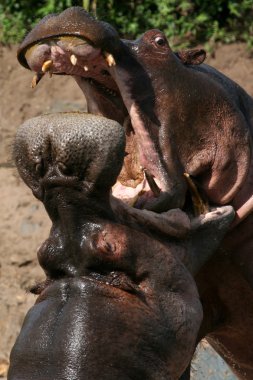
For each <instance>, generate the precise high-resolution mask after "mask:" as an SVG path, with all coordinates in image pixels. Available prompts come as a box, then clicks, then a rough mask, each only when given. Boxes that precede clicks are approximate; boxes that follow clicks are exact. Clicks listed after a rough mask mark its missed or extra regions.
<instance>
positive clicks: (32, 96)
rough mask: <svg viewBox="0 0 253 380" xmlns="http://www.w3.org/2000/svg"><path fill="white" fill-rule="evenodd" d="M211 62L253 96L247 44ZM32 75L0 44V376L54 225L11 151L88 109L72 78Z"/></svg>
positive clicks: (39, 275)
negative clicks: (30, 127) (55, 119)
mask: <svg viewBox="0 0 253 380" xmlns="http://www.w3.org/2000/svg"><path fill="white" fill-rule="evenodd" d="M208 62H209V63H210V64H211V65H213V66H215V67H216V68H218V69H219V70H220V71H223V72H224V73H225V74H226V75H228V76H229V77H231V78H232V79H234V80H235V81H236V82H238V83H239V84H241V85H242V86H243V87H244V88H245V89H246V90H247V91H248V92H249V93H250V94H251V95H253V59H251V58H250V57H249V56H248V53H247V52H246V48H245V46H244V45H243V44H234V45H229V46H220V47H217V50H216V52H215V58H210V59H208ZM31 79H32V73H31V72H30V71H28V70H25V69H23V68H22V67H21V66H20V65H19V64H18V63H17V60H16V48H15V47H11V48H7V47H1V46H0V194H1V196H0V213H1V218H0V231H1V233H0V304H1V308H0V377H1V376H2V377H4V376H5V375H6V370H7V367H8V360H9V359H8V357H9V353H10V350H11V347H12V346H13V343H14V341H15V338H16V336H17V334H18V332H19V330H20V327H21V324H22V321H23V319H24V316H25V314H26V312H27V310H28V309H29V308H30V307H31V306H32V304H33V303H34V300H35V299H34V296H32V295H31V294H29V293H28V292H27V290H28V289H29V287H31V286H32V285H33V284H34V283H36V282H38V281H39V280H41V279H42V278H43V273H42V270H41V269H40V268H39V265H38V263H37V260H36V250H37V248H38V246H39V245H40V244H41V243H42V242H43V241H44V240H45V238H46V237H47V236H48V232H49V229H50V221H49V219H48V217H47V215H46V213H45V211H44V209H43V205H41V204H40V203H39V202H38V201H37V200H36V199H35V198H34V197H33V196H32V194H31V191H30V190H29V189H28V188H27V187H26V186H25V185H24V184H23V183H22V181H21V180H20V178H19V177H18V174H17V172H16V170H15V168H14V165H13V162H12V158H11V151H12V141H13V138H14V136H15V132H16V129H17V127H18V126H19V125H20V124H21V123H22V122H23V121H24V120H26V119H28V118H31V117H33V116H37V115H40V114H42V113H48V112H58V111H66V110H85V100H84V98H83V95H82V94H81V91H80V90H79V88H78V87H77V85H76V84H75V82H74V81H73V80H72V79H71V78H67V77H59V76H58V77H53V78H52V79H49V77H47V78H44V79H43V80H42V81H41V83H40V84H39V85H38V86H37V88H36V89H34V90H32V89H31V87H30V83H31Z"/></svg>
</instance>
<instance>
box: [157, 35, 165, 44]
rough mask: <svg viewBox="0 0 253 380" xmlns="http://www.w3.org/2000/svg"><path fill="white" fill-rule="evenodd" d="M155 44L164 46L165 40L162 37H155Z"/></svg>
mask: <svg viewBox="0 0 253 380" xmlns="http://www.w3.org/2000/svg"><path fill="white" fill-rule="evenodd" d="M155 43H156V44H157V45H159V46H164V45H165V44H166V39H165V38H164V37H161V36H159V37H156V38H155Z"/></svg>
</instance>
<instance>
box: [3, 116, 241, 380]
mask: <svg viewBox="0 0 253 380" xmlns="http://www.w3.org/2000/svg"><path fill="white" fill-rule="evenodd" d="M124 155H125V133H124V129H123V127H122V126H120V125H119V124H118V123H117V122H115V121H112V120H109V119H106V118H104V117H101V116H94V115H90V114H81V113H61V114H55V115H44V116H41V117H37V118H34V119H31V120H28V121H27V122H25V123H24V124H23V125H22V126H21V127H20V129H19V130H18V133H17V137H16V141H15V144H14V157H15V161H16V165H17V168H18V170H19V173H20V175H21V177H22V178H23V180H24V181H25V183H26V184H27V185H28V186H29V187H30V188H31V189H32V191H33V193H34V195H35V196H36V197H37V198H38V199H40V200H41V201H42V202H43V203H44V205H45V208H46V210H47V212H48V214H49V216H50V218H51V221H52V228H51V231H50V236H49V238H48V239H47V240H46V241H45V242H44V243H43V244H42V245H41V247H40V249H39V251H38V259H39V263H40V265H41V266H42V268H43V269H44V271H45V274H46V279H45V281H44V282H42V283H40V284H36V285H35V286H34V287H32V289H31V291H32V293H34V294H36V295H38V298H37V300H36V303H35V305H34V306H33V307H32V308H31V309H30V311H29V312H28V314H27V316H26V318H25V321H24V324H23V327H22V330H21V333H20V335H19V337H18V339H17V341H16V344H15V346H14V348H13V350H12V353H11V365H10V371H9V377H8V379H9V380H45V379H47V380H55V379H62V380H64V379H66V380H71V379H76V380H81V379H87V380H94V379H98V378H99V379H102V380H114V379H115V380H116V379H120V380H127V379H134V380H140V379H150V380H151V379H154V380H158V379H159V380H161V379H178V378H179V377H180V375H181V374H182V373H183V371H184V370H185V368H186V367H187V365H188V363H189V361H190V359H191V357H192V354H193V351H194V348H195V342H196V339H197V334H198V330H199V326H200V323H201V320H202V307H201V303H200V300H199V296H198V292H197V289H196V286H195V283H194V280H193V278H192V275H191V274H195V273H196V271H197V270H198V269H199V267H200V266H201V265H202V264H203V262H204V261H205V260H206V259H207V258H208V257H209V256H210V255H211V253H212V252H213V251H214V249H215V248H216V247H217V245H218V244H219V241H220V240H221V238H222V236H223V235H224V233H225V231H226V230H227V229H228V227H229V224H230V222H231V220H232V219H233V216H234V213H233V209H232V208H231V207H229V206H228V207H223V208H220V209H219V210H215V211H213V212H209V213H207V214H206V215H205V216H201V217H197V218H194V219H193V220H192V221H191V223H190V225H189V228H188V231H186V233H185V234H184V237H183V238H182V237H181V238H175V237H172V238H170V239H168V238H167V239H166V241H162V239H161V237H160V238H159V237H158V236H154V235H153V234H150V233H149V232H148V230H145V228H144V229H143V230H140V229H139V230H138V229H136V228H133V227H132V226H131V223H130V225H129V223H127V221H126V220H125V219H123V222H121V221H120V220H119V216H118V215H117V213H116V212H114V211H113V210H112V208H111V202H110V191H111V187H112V186H113V185H114V183H115V182H116V180H117V177H118V174H119V172H120V170H121V166H122V163H123V159H124ZM146 213H148V211H146ZM150 213H151V212H150ZM181 213H182V212H181V211H180V212H179V214H177V213H176V214H175V215H174V217H173V218H172V219H171V220H170V223H171V224H172V225H174V226H175V225H177V224H178V225H180V221H179V222H178V223H176V221H177V220H176V219H177V218H181V219H180V220H182V215H181ZM185 218H186V219H187V215H185ZM168 223H169V222H168ZM144 242H145V244H143V243H144Z"/></svg>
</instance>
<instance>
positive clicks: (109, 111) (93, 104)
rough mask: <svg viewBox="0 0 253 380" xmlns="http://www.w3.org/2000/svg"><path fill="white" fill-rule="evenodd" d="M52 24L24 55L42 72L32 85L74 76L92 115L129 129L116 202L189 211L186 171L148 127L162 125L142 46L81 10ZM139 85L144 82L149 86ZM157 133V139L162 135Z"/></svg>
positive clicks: (154, 35) (35, 35)
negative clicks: (168, 160) (137, 55)
mask: <svg viewBox="0 0 253 380" xmlns="http://www.w3.org/2000/svg"><path fill="white" fill-rule="evenodd" d="M66 17H67V19H69V20H71V24H70V25H69V26H68V31H67V32H66V30H65V29H66V28H65V27H64V24H63V20H65V21H64V23H66ZM61 20H62V21H61ZM46 21H47V23H49V24H50V25H49V26H48V25H47V28H45V27H44V26H45V23H43V21H42V22H41V23H39V24H38V26H37V27H36V28H35V29H34V30H33V32H32V33H30V34H29V35H28V36H27V38H26V39H25V40H24V42H23V43H22V45H21V47H20V49H19V53H18V59H19V61H20V62H21V64H22V65H24V66H25V67H27V68H30V69H31V70H33V71H35V72H36V74H35V76H34V78H33V81H32V86H33V87H34V86H36V85H37V83H38V82H39V80H40V79H41V78H42V77H43V76H44V75H45V74H46V73H49V75H52V74H63V75H71V76H73V77H74V79H75V80H76V82H77V83H78V85H79V86H80V88H81V89H82V91H83V93H84V95H85V97H86V99H87V106H88V112H90V113H92V114H96V115H102V116H105V117H107V118H110V119H113V120H116V121H117V122H119V123H120V124H121V125H123V126H124V128H125V133H126V137H127V143H126V157H125V160H124V165H123V168H122V171H121V173H120V175H119V177H118V181H117V183H116V184H115V185H114V187H113V195H114V196H115V197H116V198H120V199H122V200H123V201H124V202H125V203H127V204H128V205H130V206H134V207H135V208H139V209H148V210H152V211H155V212H159V213H160V212H163V211H167V210H168V209H170V208H176V207H183V205H184V202H185V192H186V187H187V186H186V182H187V181H185V179H184V178H183V175H184V174H183V173H184V169H183V168H182V167H180V170H178V168H174V167H169V170H168V166H171V164H169V165H168V163H166V162H165V161H164V159H163V152H161V148H160V147H159V143H158V140H157V141H156V139H155V138H154V136H153V135H152V133H153V132H152V131H151V132H150V131H148V129H147V125H148V126H150V128H151V129H152V125H151V124H152V123H153V124H154V123H156V124H157V125H159V124H160V122H159V120H158V118H157V116H156V113H155V111H154V107H155V102H156V100H155V94H154V90H153V88H152V84H151V83H150V78H149V75H148V73H147V72H146V70H145V69H143V67H142V65H141V64H140V63H139V62H138V61H137V60H136V58H135V57H134V52H136V51H138V49H139V47H138V42H133V41H125V40H124V41H123V40H120V39H119V37H118V35H117V33H116V31H115V30H114V29H113V28H112V27H111V26H109V25H107V24H105V23H103V22H99V21H96V20H95V19H93V18H92V17H91V16H90V15H88V14H87V13H86V12H85V11H84V10H83V9H80V8H70V9H67V10H66V11H65V12H63V13H62V14H60V15H58V16H51V18H50V17H49V18H48V19H47V20H46ZM43 28H44V29H43ZM80 28H81V29H80ZM41 29H42V31H41ZM61 29H62V30H61ZM41 35H42V36H43V37H41ZM150 38H151V40H152V41H153V43H154V44H157V45H158V46H162V45H163V44H165V38H164V37H163V34H162V33H161V32H158V31H151V35H150V36H149V39H150ZM129 68H130V69H129ZM131 70H132V71H131ZM136 81H139V82H142V81H143V83H144V84H145V86H144V88H142V85H140V86H139V85H138V83H136ZM154 133H155V134H156V135H157V131H155V132H154ZM154 133H153V134H154ZM175 161H177V160H176V159H175ZM173 165H174V164H173ZM168 173H169V174H168ZM186 179H187V180H188V181H190V179H189V177H187V178H186ZM192 185H193V184H192V183H190V187H191V188H192ZM182 193H183V194H184V195H183V196H182ZM194 193H195V195H194V196H195V198H196V191H195V190H194ZM179 194H180V195H179ZM197 204H198V205H197V208H200V212H203V211H205V210H206V208H205V206H204V204H203V202H202V201H201V200H200V198H198V200H197Z"/></svg>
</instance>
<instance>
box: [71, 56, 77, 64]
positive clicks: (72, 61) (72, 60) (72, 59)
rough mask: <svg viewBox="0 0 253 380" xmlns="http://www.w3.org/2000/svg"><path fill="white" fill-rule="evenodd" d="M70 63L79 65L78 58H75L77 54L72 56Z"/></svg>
mask: <svg viewBox="0 0 253 380" xmlns="http://www.w3.org/2000/svg"><path fill="white" fill-rule="evenodd" d="M70 62H71V63H72V65H73V66H75V65H76V64H77V57H76V56H75V54H72V55H71V56H70Z"/></svg>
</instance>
